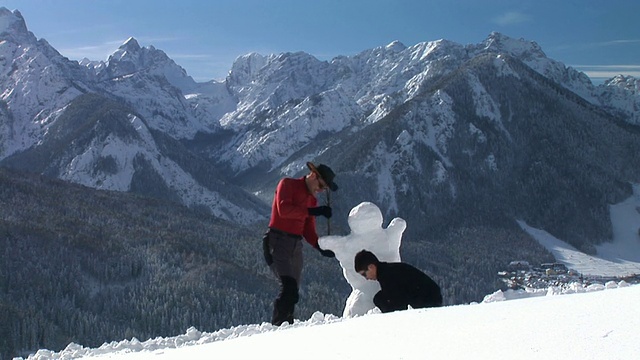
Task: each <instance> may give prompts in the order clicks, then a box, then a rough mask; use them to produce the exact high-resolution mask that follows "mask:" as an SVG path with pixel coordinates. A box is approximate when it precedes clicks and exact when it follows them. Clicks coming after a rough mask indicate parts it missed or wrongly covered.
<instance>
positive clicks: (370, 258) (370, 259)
mask: <svg viewBox="0 0 640 360" xmlns="http://www.w3.org/2000/svg"><path fill="white" fill-rule="evenodd" d="M353 262H354V266H355V268H356V272H360V271H363V270H367V268H368V267H369V265H371V264H374V265H376V266H377V265H378V263H379V262H380V260H378V258H377V257H376V256H375V255H374V254H373V253H372V252H371V251H367V250H362V251H360V252H359V253H357V254H356V257H355V259H354V260H353Z"/></svg>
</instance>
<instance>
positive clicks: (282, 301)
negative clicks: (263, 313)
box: [271, 276, 299, 326]
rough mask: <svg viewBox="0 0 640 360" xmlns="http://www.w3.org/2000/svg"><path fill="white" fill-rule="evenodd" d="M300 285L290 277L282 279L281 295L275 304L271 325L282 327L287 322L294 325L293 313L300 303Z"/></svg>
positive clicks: (282, 277)
mask: <svg viewBox="0 0 640 360" xmlns="http://www.w3.org/2000/svg"><path fill="white" fill-rule="evenodd" d="M298 299H299V295H298V283H297V282H296V280H295V279H294V278H292V277H289V276H281V277H280V294H279V295H278V297H277V298H276V300H275V301H274V303H273V317H272V318H271V324H273V325H275V326H280V325H282V324H283V323H284V322H285V321H286V322H288V323H289V324H293V311H294V309H295V305H296V303H297V302H298Z"/></svg>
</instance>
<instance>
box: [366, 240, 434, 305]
mask: <svg viewBox="0 0 640 360" xmlns="http://www.w3.org/2000/svg"><path fill="white" fill-rule="evenodd" d="M354 263H355V270H356V272H358V273H359V274H360V275H362V276H364V277H365V278H366V279H367V280H377V281H378V282H379V283H380V288H381V289H382V290H380V291H378V293H377V294H376V295H375V296H374V297H373V303H374V304H375V305H376V306H377V307H378V308H379V309H380V311H382V312H383V313H387V312H392V311H397V310H407V308H408V306H409V305H411V307H412V308H414V309H417V308H429V307H438V306H442V294H441V292H440V287H439V286H438V284H436V282H435V281H433V279H431V278H430V277H429V276H428V275H427V274H425V273H423V272H422V271H420V270H418V269H416V268H415V267H413V266H411V265H409V264H406V263H402V262H399V263H388V262H383V261H379V260H378V258H377V257H376V256H375V255H374V254H373V253H372V252H370V251H367V250H362V251H360V252H359V253H357V254H356V257H355V259H354Z"/></svg>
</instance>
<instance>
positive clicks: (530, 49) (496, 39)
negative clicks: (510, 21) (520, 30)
mask: <svg viewBox="0 0 640 360" xmlns="http://www.w3.org/2000/svg"><path fill="white" fill-rule="evenodd" d="M479 47H480V48H481V49H482V50H484V51H492V52H498V53H509V54H511V55H513V56H516V57H518V58H521V59H522V60H531V59H535V58H546V57H547V55H546V54H545V53H544V52H543V51H542V48H541V47H540V45H538V44H537V43H536V42H535V41H527V40H525V39H522V38H520V39H514V38H512V37H509V36H507V35H504V34H502V33H499V32H495V31H494V32H492V33H491V34H489V36H488V37H487V38H486V39H485V40H484V41H483V42H482V43H481V44H479Z"/></svg>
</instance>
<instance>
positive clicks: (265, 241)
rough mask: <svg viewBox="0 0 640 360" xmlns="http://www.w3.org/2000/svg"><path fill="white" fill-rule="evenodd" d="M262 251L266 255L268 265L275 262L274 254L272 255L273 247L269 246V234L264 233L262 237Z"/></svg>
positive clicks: (265, 259)
mask: <svg viewBox="0 0 640 360" xmlns="http://www.w3.org/2000/svg"><path fill="white" fill-rule="evenodd" d="M262 253H263V255H264V261H265V262H266V263H267V265H268V266H271V264H273V256H272V255H271V247H270V246H269V234H268V233H267V234H264V237H263V238H262Z"/></svg>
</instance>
